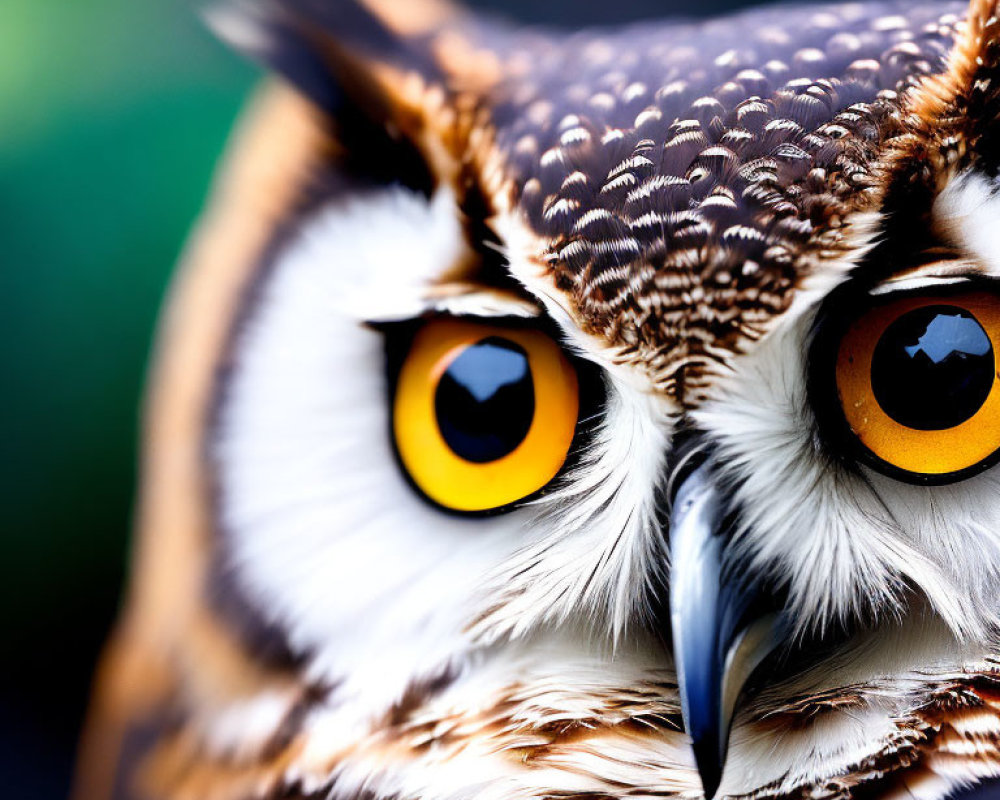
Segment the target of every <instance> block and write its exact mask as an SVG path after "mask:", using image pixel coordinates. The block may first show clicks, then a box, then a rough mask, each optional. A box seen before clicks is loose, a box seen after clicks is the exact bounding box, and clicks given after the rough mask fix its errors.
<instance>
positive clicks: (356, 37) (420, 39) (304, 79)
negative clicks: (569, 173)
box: [204, 0, 448, 112]
mask: <svg viewBox="0 0 1000 800" xmlns="http://www.w3.org/2000/svg"><path fill="white" fill-rule="evenodd" d="M425 5H427V6H428V8H427V10H426V11H423V10H422V9H423V8H424V6H425ZM415 6H416V10H412V9H411V12H412V13H400V11H399V10H398V9H396V10H393V9H391V8H390V9H383V10H382V11H381V12H378V11H376V10H374V9H372V8H370V7H369V4H366V3H364V2H361V1H360V0H333V2H324V1H323V0H225V2H223V3H221V4H219V5H216V6H213V7H210V8H209V9H208V10H207V11H206V12H205V13H204V17H205V20H206V23H207V24H208V26H209V28H211V29H212V31H214V32H215V34H216V35H217V36H218V37H219V38H220V39H222V40H223V41H225V42H226V43H228V44H229V45H230V46H232V47H233V48H234V49H236V50H237V51H239V52H241V53H243V54H244V55H246V56H247V57H249V58H250V59H252V60H254V61H256V62H258V63H260V64H261V65H263V66H264V67H266V68H268V69H270V70H272V71H274V72H276V73H277V74H279V75H280V76H282V77H283V78H285V79H286V80H287V81H289V82H290V83H291V84H292V85H293V86H295V87H296V88H297V89H298V90H299V91H300V92H302V93H303V94H305V95H306V96H307V97H309V98H310V99H311V100H312V101H313V102H315V103H316V104H317V105H319V106H320V107H321V108H323V109H324V110H326V111H330V112H333V111H336V110H337V109H338V108H339V106H340V103H341V102H343V99H344V92H345V91H348V92H349V91H350V87H349V86H348V85H347V84H350V83H351V81H352V79H353V78H355V77H357V71H358V70H357V67H358V65H359V64H366V63H368V64H381V65H385V66H389V67H391V68H393V69H395V70H397V71H399V72H410V73H416V74H419V75H420V76H421V77H422V78H423V79H424V81H425V82H426V83H442V82H444V76H443V74H442V72H441V70H440V68H439V66H438V65H437V63H436V62H435V60H434V58H433V56H432V54H431V49H430V46H429V43H430V38H429V34H430V33H432V32H433V31H434V30H435V28H434V27H433V26H434V25H436V24H443V21H444V20H445V19H446V17H447V16H448V15H447V14H446V13H445V10H446V8H447V7H445V6H440V5H438V4H437V3H433V2H432V3H417V4H415ZM407 7H408V8H409V5H408V6H407Z"/></svg>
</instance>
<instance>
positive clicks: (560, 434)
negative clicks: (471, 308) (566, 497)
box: [393, 318, 579, 512]
mask: <svg viewBox="0 0 1000 800" xmlns="http://www.w3.org/2000/svg"><path fill="white" fill-rule="evenodd" d="M578 413H579V397H578V386H577V376H576V371H575V370H574V368H573V366H572V365H571V364H570V363H569V362H568V360H567V359H566V357H565V355H563V353H562V350H561V349H560V347H559V345H558V344H556V343H555V341H553V340H552V338H551V337H549V336H548V335H546V334H545V333H543V332H541V331H538V330H534V329H529V328H524V327H514V326H510V327H506V326H502V325H488V324H480V323H478V322H472V321H468V320H459V319H451V318H441V319H434V320H431V321H429V322H428V323H426V324H425V325H423V326H422V327H421V328H420V330H419V331H418V332H417V334H416V336H415V337H414V339H413V342H412V344H411V345H410V349H409V351H408V353H407V355H406V357H405V359H404V360H403V364H402V367H401V369H400V371H399V376H398V380H397V383H396V393H395V397H394V398H393V437H394V439H395V444H396V450H397V452H398V453H399V458H400V461H401V462H402V464H403V467H404V468H405V469H406V472H407V473H408V474H409V476H410V478H411V479H412V480H413V482H414V483H415V484H416V486H417V487H418V488H419V489H420V490H421V491H422V492H423V493H424V494H425V495H426V496H427V497H428V498H429V499H431V500H432V501H434V502H435V503H438V504H439V505H441V506H443V507H445V508H449V509H452V510H454V511H468V512H472V511H488V510H492V509H497V508H502V507H503V506H507V505H510V504H511V503H515V502H517V501H518V500H521V499H523V498H525V497H527V496H528V495H530V494H533V493H534V492H536V491H538V490H539V489H541V488H542V487H543V486H545V485H546V484H547V483H548V482H549V481H550V480H552V478H553V477H555V475H556V474H557V473H558V472H559V470H560V468H561V467H562V465H563V463H564V462H565V460H566V456H567V454H568V453H569V449H570V445H571V443H572V441H573V436H574V433H575V431H576V425H577V417H578Z"/></svg>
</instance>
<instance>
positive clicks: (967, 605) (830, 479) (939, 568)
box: [693, 314, 1000, 641]
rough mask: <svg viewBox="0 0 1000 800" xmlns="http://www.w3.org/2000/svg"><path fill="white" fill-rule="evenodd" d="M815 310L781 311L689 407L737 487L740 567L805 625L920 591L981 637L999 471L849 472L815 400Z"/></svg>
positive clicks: (867, 616)
mask: <svg viewBox="0 0 1000 800" xmlns="http://www.w3.org/2000/svg"><path fill="white" fill-rule="evenodd" d="M812 320H813V315H812V314H806V315H803V316H801V317H800V318H798V319H794V318H786V319H785V320H783V321H782V323H781V325H780V327H779V328H778V329H776V330H775V331H774V332H772V334H771V335H770V336H769V337H768V338H767V339H766V340H764V341H763V342H761V343H760V344H759V345H758V346H757V347H756V348H755V349H754V350H753V351H752V352H751V353H749V354H747V355H745V356H742V357H740V358H738V359H737V360H736V361H735V362H734V364H733V369H732V373H731V374H730V376H729V377H728V379H726V380H723V381H720V383H719V384H718V387H717V391H716V394H715V397H714V399H713V400H712V401H711V402H709V403H708V404H706V405H705V406H704V407H703V408H700V409H698V410H697V411H696V412H695V413H694V415H693V416H694V418H695V419H696V420H697V422H698V424H699V425H700V426H701V427H702V428H704V429H705V430H706V431H707V432H708V433H709V434H711V435H712V436H713V437H714V438H715V439H716V440H717V441H718V442H719V444H720V446H721V453H720V457H719V462H720V465H721V467H722V469H723V470H724V472H725V473H726V475H727V476H728V477H730V478H731V479H732V480H733V481H734V484H735V485H736V486H737V491H736V499H737V501H738V502H739V503H740V505H741V509H742V512H743V513H742V517H741V525H742V528H741V532H740V534H739V536H738V538H737V540H736V541H735V543H734V555H733V560H734V563H736V564H739V565H741V566H743V567H744V568H745V569H747V570H753V571H755V572H757V573H759V574H763V575H767V576H769V577H770V578H771V579H772V580H774V581H775V582H776V583H778V584H780V585H783V586H786V587H787V588H788V590H789V602H790V609H789V610H790V611H791V613H792V615H793V620H794V622H795V625H796V628H797V630H798V631H799V632H800V633H805V632H822V631H824V630H825V629H826V628H827V627H828V626H829V625H831V624H832V623H834V622H836V621H838V620H844V621H847V622H857V621H861V622H864V623H867V624H871V623H874V622H876V621H878V620H879V619H881V618H884V617H886V616H889V617H898V616H900V615H901V614H902V612H903V609H904V606H905V603H906V602H907V600H906V597H905V594H906V590H907V588H908V587H913V588H916V589H917V590H918V591H920V592H922V593H923V594H924V595H926V597H927V598H928V599H929V600H930V602H931V603H932V605H933V606H934V608H935V610H936V611H937V612H938V613H939V614H940V615H941V616H942V617H943V619H945V620H946V621H947V623H948V624H949V625H950V626H951V627H952V629H953V630H954V631H955V632H956V633H958V634H959V635H961V636H971V637H974V638H977V639H979V640H980V641H982V640H984V639H986V638H987V637H988V636H989V635H990V632H991V630H993V629H994V628H995V626H996V624H997V622H998V617H997V613H996V609H995V602H994V601H991V600H990V598H996V597H998V596H1000V580H998V578H1000V547H998V544H1000V537H998V535H997V532H998V531H1000V506H998V504H997V503H995V502H993V500H992V498H993V497H994V496H995V493H996V492H997V491H998V489H1000V476H998V475H997V472H996V470H991V471H988V472H986V473H983V474H981V475H979V476H977V477H974V478H970V479H969V480H966V481H963V482H961V483H958V484H953V485H950V486H930V487H927V486H923V487H921V486H911V485H908V484H905V483H902V482H900V481H897V480H894V479H891V478H887V477H885V476H882V475H880V474H878V473H875V472H873V471H872V470H869V469H867V468H862V471H861V472H858V471H857V470H848V469H844V468H842V467H841V466H840V465H839V464H838V463H837V461H836V460H835V459H833V458H831V457H830V454H828V453H826V452H825V451H824V450H823V445H822V443H821V442H820V440H819V439H818V437H817V435H816V428H815V418H814V416H813V412H812V410H811V408H810V405H809V399H808V397H807V390H806V381H807V364H806V354H807V352H808V349H809V331H810V329H811V326H812ZM829 399H830V402H837V401H836V398H829Z"/></svg>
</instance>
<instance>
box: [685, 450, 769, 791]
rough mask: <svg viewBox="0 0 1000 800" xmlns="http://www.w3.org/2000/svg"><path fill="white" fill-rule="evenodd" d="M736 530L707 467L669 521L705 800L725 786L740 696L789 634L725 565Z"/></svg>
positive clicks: (690, 728)
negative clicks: (723, 781)
mask: <svg viewBox="0 0 1000 800" xmlns="http://www.w3.org/2000/svg"><path fill="white" fill-rule="evenodd" d="M732 530H733V521H732V514H731V513H730V509H729V503H728V502H727V500H726V498H725V497H724V496H722V493H721V492H720V489H719V488H718V487H717V486H716V485H715V484H714V483H713V481H712V474H711V472H710V470H709V469H708V467H707V466H706V465H704V464H703V465H702V466H700V467H698V468H697V469H695V470H694V471H693V472H691V473H690V474H689V475H688V476H687V477H686V478H685V479H684V481H683V483H682V484H681V485H680V487H679V489H678V490H677V493H676V495H675V496H674V501H673V506H672V510H671V514H670V560H671V564H670V620H671V628H672V635H673V647H674V661H675V665H676V669H677V683H678V688H679V691H680V697H681V710H682V713H683V715H684V726H685V729H686V730H687V733H688V735H689V736H690V737H691V740H692V743H693V747H694V755H695V760H696V762H697V765H698V772H699V773H700V775H701V781H702V785H703V787H704V790H705V797H707V798H712V797H714V796H715V793H716V791H717V790H718V788H719V783H720V781H721V780H722V771H723V768H724V766H725V762H726V752H727V750H728V746H729V729H730V724H731V722H732V718H733V712H734V710H735V708H736V701H737V700H738V699H739V695H740V692H741V691H742V689H743V687H744V685H745V684H746V682H747V680H748V679H749V678H750V675H751V674H752V673H753V671H754V670H755V669H756V668H757V667H758V666H759V665H760V663H761V661H763V660H764V658H765V657H766V656H767V655H768V654H770V653H771V652H772V651H773V650H774V649H775V647H777V645H778V644H780V643H781V641H782V640H783V639H784V638H785V635H786V633H787V630H786V628H787V626H786V620H785V616H784V614H783V613H782V612H781V611H777V610H774V608H773V605H771V606H769V605H768V602H767V601H768V599H769V598H767V596H766V595H765V594H764V592H763V591H762V590H761V587H759V586H758V585H756V584H755V583H754V582H753V581H751V580H750V579H748V577H747V576H746V575H743V574H739V570H738V569H734V568H733V566H732V565H731V564H730V563H729V562H727V560H726V558H725V548H726V545H727V543H728V541H729V539H730V537H731V535H732Z"/></svg>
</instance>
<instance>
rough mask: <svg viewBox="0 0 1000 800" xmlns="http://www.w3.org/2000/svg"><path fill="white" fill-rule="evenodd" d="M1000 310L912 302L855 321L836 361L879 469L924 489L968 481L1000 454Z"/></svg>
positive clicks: (852, 420)
mask: <svg viewBox="0 0 1000 800" xmlns="http://www.w3.org/2000/svg"><path fill="white" fill-rule="evenodd" d="M998 349H1000V302H998V298H997V297H996V295H994V294H992V293H991V292H979V291H971V292H968V291H967V292H953V293H951V294H947V295H941V294H934V295H918V294H908V295H904V296H903V297H899V298H893V299H889V300H887V301H883V302H879V303H877V304H875V305H874V306H873V307H871V308H869V309H868V310H867V311H866V312H865V313H863V314H861V315H860V316H859V317H858V318H856V319H855V320H853V321H852V322H851V323H850V324H849V325H848V326H847V327H846V330H845V331H844V332H843V334H842V336H841V338H840V342H839V346H838V348H837V353H836V359H835V361H836V363H835V367H834V370H835V375H836V388H837V395H838V399H839V401H840V403H839V404H840V408H841V411H842V414H843V419H844V420H845V421H846V423H847V425H848V426H849V427H850V429H851V432H852V433H853V434H854V436H856V437H857V440H858V441H859V442H860V444H861V445H863V447H864V454H866V455H867V459H866V460H868V461H869V463H872V464H873V465H874V466H875V467H876V468H878V469H881V470H882V471H883V472H887V473H889V474H892V475H894V476H896V477H901V478H903V479H904V480H908V481H911V482H918V483H944V482H950V481H954V480H959V479H961V478H963V477H967V476H969V475H971V474H974V473H975V472H977V471H979V470H981V469H984V468H986V467H988V466H989V465H990V464H992V463H993V462H994V461H995V460H996V457H997V456H998V455H1000V380H998V377H997V355H996V354H997V350H998Z"/></svg>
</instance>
